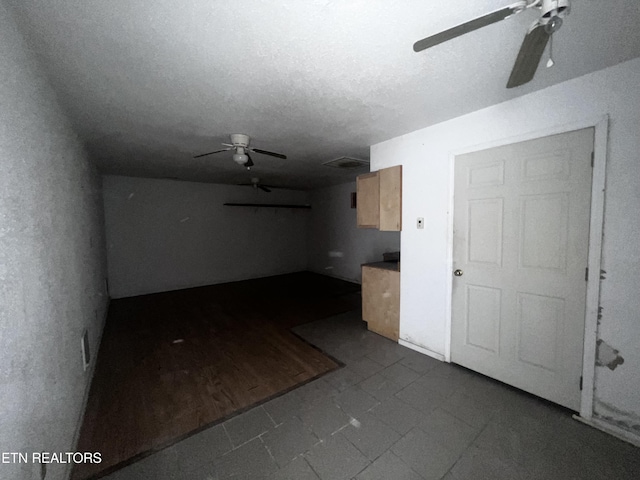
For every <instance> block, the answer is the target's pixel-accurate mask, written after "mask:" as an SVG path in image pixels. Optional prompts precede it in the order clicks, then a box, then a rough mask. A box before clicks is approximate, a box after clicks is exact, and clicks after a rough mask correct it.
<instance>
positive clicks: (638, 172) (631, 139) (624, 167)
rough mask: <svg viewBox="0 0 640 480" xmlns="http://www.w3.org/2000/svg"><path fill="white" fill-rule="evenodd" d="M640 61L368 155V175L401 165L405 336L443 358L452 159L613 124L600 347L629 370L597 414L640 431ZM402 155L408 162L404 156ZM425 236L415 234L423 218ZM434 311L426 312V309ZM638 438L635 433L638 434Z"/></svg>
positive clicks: (601, 372)
mask: <svg viewBox="0 0 640 480" xmlns="http://www.w3.org/2000/svg"><path fill="white" fill-rule="evenodd" d="M638 79H640V59H636V60H633V61H630V62H626V63H623V64H620V65H617V66H615V67H611V68H608V69H605V70H602V71H599V72H595V73H592V74H589V75H586V76H584V77H580V78H577V79H574V80H571V81H568V82H565V83H562V84H559V85H556V86H553V87H550V88H547V89H544V90H542V91H538V92H535V93H532V94H529V95H526V96H524V97H520V98H517V99H514V100H511V101H508V102H505V103H502V104H499V105H495V106H493V107H490V108H486V109H483V110H480V111H477V112H474V113H472V114H469V115H465V116H462V117H459V118H456V119H453V120H450V121H447V122H443V123H440V124H438V125H434V126H431V127H428V128H425V129H422V130H418V131H415V132H412V133H409V134H407V135H403V136H401V137H396V138H394V139H391V140H389V141H386V142H383V143H380V144H377V145H374V146H372V148H371V168H372V169H373V170H377V169H380V168H384V167H389V166H392V165H396V164H398V163H399V160H401V161H402V165H403V171H404V183H403V200H404V204H403V208H404V210H403V215H404V218H403V223H404V225H409V226H410V227H409V228H405V229H404V230H403V232H402V255H403V263H402V273H401V282H402V295H401V309H400V311H401V320H400V335H401V337H402V338H403V339H405V340H407V341H409V342H412V343H414V344H416V345H418V346H421V347H424V348H427V349H429V350H431V351H432V352H435V353H437V354H444V353H445V342H447V341H448V339H447V333H446V323H447V320H448V318H447V316H448V308H447V307H448V305H447V301H448V296H447V289H448V286H449V285H450V282H451V272H449V271H448V261H449V257H450V253H449V246H450V242H451V239H450V227H449V222H450V218H449V215H450V212H449V208H450V199H451V195H452V189H451V179H452V169H451V168H452V158H453V152H456V151H460V150H461V149H469V148H471V147H474V146H478V149H481V148H482V147H483V146H484V145H487V144H490V143H495V142H503V141H504V143H507V142H508V139H510V138H513V137H519V136H523V135H528V134H531V133H532V132H537V131H543V130H546V129H549V128H551V127H558V126H563V125H569V124H572V123H574V122H583V121H585V119H589V118H597V117H599V116H603V115H605V114H608V115H610V131H609V143H608V158H607V162H608V163H607V171H606V174H607V186H606V194H605V225H604V243H603V252H602V259H603V269H604V270H606V271H607V275H606V280H603V281H602V283H601V306H602V307H603V317H602V321H601V324H600V327H599V332H598V336H599V338H600V339H602V340H603V341H605V342H606V343H607V344H609V345H611V346H612V347H613V348H615V349H617V350H619V351H620V355H621V356H622V357H623V358H624V364H622V365H620V366H619V367H618V368H617V369H615V370H614V371H611V370H609V369H607V368H603V367H598V368H597V371H596V391H595V403H594V409H595V412H596V413H597V414H598V415H600V416H602V417H610V418H611V419H612V420H614V421H615V422H620V423H619V425H620V426H621V427H623V428H627V429H629V430H632V429H640V395H639V394H638V392H640V348H638V345H640V321H639V318H640V317H639V316H638V315H639V314H638V312H640V295H638V292H640V275H638V271H640V270H639V269H640V240H639V237H640V214H639V213H638V212H640V188H639V186H640V88H639V87H638ZM398 151H402V152H403V155H402V156H401V157H399V156H398V155H397V152H398ZM419 216H420V217H425V221H426V223H427V228H426V229H425V230H416V229H415V228H412V227H411V226H413V224H414V221H415V218H416V217H419ZM426 306H428V308H425V307H426ZM636 433H638V430H636Z"/></svg>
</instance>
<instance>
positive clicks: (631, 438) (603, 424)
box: [573, 415, 640, 447]
mask: <svg viewBox="0 0 640 480" xmlns="http://www.w3.org/2000/svg"><path fill="white" fill-rule="evenodd" d="M573 418H574V419H576V420H578V421H579V422H581V423H584V424H585V425H589V426H590V427H593V428H597V429H598V430H600V431H602V432H604V433H608V434H609V435H613V436H614V437H616V438H619V439H620V440H623V441H625V442H627V443H630V444H631V445H635V446H636V447H640V436H638V435H636V434H634V433H631V432H630V431H628V430H625V429H623V428H620V427H618V426H617V425H614V424H612V423H609V422H607V421H605V420H601V419H599V418H595V417H591V418H584V417H581V416H579V415H574V416H573Z"/></svg>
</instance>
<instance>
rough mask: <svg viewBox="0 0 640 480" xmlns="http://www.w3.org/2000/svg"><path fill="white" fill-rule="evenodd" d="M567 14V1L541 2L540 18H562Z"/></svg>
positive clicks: (544, 0)
mask: <svg viewBox="0 0 640 480" xmlns="http://www.w3.org/2000/svg"><path fill="white" fill-rule="evenodd" d="M568 13H569V0H542V18H544V19H551V18H553V17H564V16H565V15H567V14H568Z"/></svg>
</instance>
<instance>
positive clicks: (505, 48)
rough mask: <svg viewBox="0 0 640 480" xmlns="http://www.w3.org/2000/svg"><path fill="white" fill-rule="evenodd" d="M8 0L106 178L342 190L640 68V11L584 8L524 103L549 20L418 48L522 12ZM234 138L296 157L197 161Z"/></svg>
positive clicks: (371, 2) (378, 0) (381, 5)
mask: <svg viewBox="0 0 640 480" xmlns="http://www.w3.org/2000/svg"><path fill="white" fill-rule="evenodd" d="M8 1H9V3H11V4H13V5H14V7H15V11H16V18H17V20H18V21H19V23H20V24H21V26H22V28H23V31H24V33H25V36H26V37H27V41H28V42H29V44H30V46H31V48H32V49H33V50H34V51H35V52H36V53H37V55H38V56H39V57H40V58H41V60H42V61H43V64H44V66H45V68H46V69H47V72H48V74H49V76H50V78H51V82H52V84H53V86H54V88H55V89H56V91H57V93H58V95H59V98H60V102H61V103H62V105H63V106H64V107H65V108H66V109H67V110H68V112H69V114H70V116H71V118H72V119H73V121H74V122H75V124H76V126H77V129H78V133H79V134H80V135H81V137H82V138H83V139H84V141H85V142H86V144H87V147H88V148H89V150H90V152H91V153H92V156H93V157H94V158H95V159H96V161H97V162H98V165H99V166H100V168H101V170H102V171H103V172H106V173H114V174H122V175H133V176H148V177H179V178H181V179H187V180H196V181H207V182H215V183H232V184H233V183H241V182H246V181H247V180H248V179H249V177H251V176H258V177H260V179H261V181H263V182H264V183H268V184H271V185H283V186H288V187H296V188H302V189H307V188H314V187H319V186H325V185H331V184H337V183H341V182H344V181H347V180H350V179H353V178H354V177H355V175H356V174H357V173H359V172H354V171H347V172H345V171H341V170H335V169H331V168H328V167H324V166H321V165H320V164H321V163H322V162H325V161H328V160H331V159H334V158H336V157H340V156H344V155H346V156H352V157H359V158H365V159H367V158H368V155H369V148H368V147H369V146H370V145H371V144H374V143H377V142H380V141H383V140H387V139H389V138H392V137H395V136H398V135H401V134H404V133H408V132H410V131H413V130H416V129H419V128H422V127H426V126H428V125H431V124H434V123H437V122H441V121H443V120H446V119H449V118H453V117H456V116H459V115H461V114H464V113H468V112H471V111H474V110H477V109H480V108H483V107H486V106H489V105H492V104H495V103H499V102H502V101H505V100H508V99H509V98H513V97H515V96H520V95H523V94H526V93H529V92H531V91H534V90H538V89H541V88H544V87H547V86H549V85H552V84H555V83H558V82H561V81H564V80H568V79H570V78H573V77H577V76H580V75H583V74H585V73H588V72H592V71H595V70H599V69H601V68H604V67H607V66H611V65H614V64H616V63H619V62H621V61H625V60H628V59H631V58H634V57H637V56H639V55H640V28H638V25H639V24H640V1H638V0H573V2H572V12H571V15H569V17H568V18H567V19H566V21H565V24H564V26H563V27H562V29H561V30H560V31H559V32H558V33H557V34H556V35H555V37H554V38H555V41H554V57H555V61H556V66H555V67H554V68H552V69H545V68H544V66H543V65H541V68H540V69H539V70H538V73H537V75H536V77H535V78H534V80H533V81H532V82H531V83H529V84H527V85H525V86H523V87H520V88H516V89H512V90H507V89H506V88H505V84H506V81H507V78H508V76H509V73H510V71H511V67H512V65H513V62H514V60H515V57H516V54H517V52H518V49H519V47H520V43H521V42H522V39H523V37H524V33H525V31H526V29H527V27H528V26H529V25H530V24H531V23H532V22H533V21H534V20H535V19H536V18H537V11H528V12H525V13H523V14H521V15H518V16H516V17H512V18H510V19H507V20H506V21H504V22H500V23H498V24H495V25H492V26H489V27H487V28H484V29H482V30H479V31H476V32H473V33H470V34H468V35H466V36H463V37H460V38H458V39H455V40H452V41H450V42H447V43H445V44H442V45H440V46H437V47H434V48H432V49H430V50H427V51H425V52H422V53H419V54H416V53H414V52H413V50H412V45H413V43H414V42H415V41H416V40H419V39H421V38H423V37H425V36H428V35H431V34H433V33H437V32H438V31H440V30H442V29H445V28H448V27H451V26H453V25H455V24H458V23H460V22H464V21H467V20H469V19H471V18H473V17H474V16H477V15H481V14H484V13H487V12H488V11H491V10H493V9H496V8H499V7H502V6H505V5H506V4H509V3H512V2H511V1H510V0H474V1H470V0H440V1H429V0H406V1H388V0H386V1H385V0H353V1H347V0H344V1H338V0H336V1H330V0H324V1H317V0H308V1H300V0H283V1H279V2H277V1H267V0H246V1H242V0H238V1H211V0H182V1H179V2H178V1H169V0H155V1H149V0H111V1H104V0H56V1H55V2H53V1H52V2H43V1H41V0H20V1H18V0H8ZM541 63H542V64H544V63H545V60H544V59H543V61H542V62H541ZM585 101H588V99H585ZM230 133H247V134H249V135H251V137H252V145H253V146H255V147H257V148H262V149H265V150H272V151H276V152H282V153H285V154H286V155H288V157H289V159H287V160H280V159H277V158H273V157H266V156H263V155H258V154H255V155H253V160H254V162H255V164H256V165H255V167H254V168H253V169H252V171H251V172H250V173H249V172H247V171H246V170H244V169H243V168H242V167H240V166H238V165H236V164H235V163H234V162H233V161H232V159H231V155H230V154H227V153H222V154H218V155H214V156H209V157H204V158H200V159H196V160H194V159H192V156H193V155H196V154H199V153H203V152H207V151H211V150H216V149H218V148H220V146H219V143H220V142H221V141H228V135H229V134H230ZM398 154H402V152H398ZM360 172H361V171H360Z"/></svg>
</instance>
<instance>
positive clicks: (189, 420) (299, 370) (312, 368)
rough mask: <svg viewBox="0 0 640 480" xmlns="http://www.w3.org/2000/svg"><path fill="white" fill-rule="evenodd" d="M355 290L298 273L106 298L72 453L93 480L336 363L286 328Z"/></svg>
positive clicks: (347, 305) (338, 305) (348, 301)
mask: <svg viewBox="0 0 640 480" xmlns="http://www.w3.org/2000/svg"><path fill="white" fill-rule="evenodd" d="M359 303H360V286H359V285H356V284H352V283H349V282H344V281H341V280H336V279H332V278H329V277H325V276H322V275H316V274H312V273H308V272H302V273H295V274H289V275H280V276H276V277H269V278H263V279H258V280H248V281H243V282H234V283H227V284H221V285H213V286H208V287H200V288H191V289H187V290H179V291H174V292H167V293H159V294H153V295H144V296H139V297H132V298H125V299H120V300H114V301H112V302H111V306H110V309H109V315H108V319H107V323H106V326H105V331H104V334H103V339H102V344H101V347H100V352H99V356H98V360H97V361H98V363H97V365H96V371H95V375H94V379H93V383H92V385H91V391H90V394H89V400H88V405H87V411H86V413H85V419H84V423H83V426H82V430H81V435H80V440H79V444H78V447H77V449H78V451H89V452H101V453H102V459H103V461H102V463H101V464H97V465H94V464H83V465H78V466H77V467H76V468H75V470H74V472H73V475H72V478H73V479H86V478H93V477H96V478H97V477H99V476H102V475H103V474H106V473H109V472H111V471H113V470H114V469H117V468H118V467H119V466H124V465H126V464H129V463H131V462H132V461H134V460H136V459H138V458H142V457H143V456H145V455H146V454H149V453H152V452H154V451H157V450H159V449H161V448H164V447H166V446H168V445H171V444H173V443H175V442H176V441H178V440H180V439H182V438H184V437H186V436H188V435H189V434H193V433H195V432H197V431H199V430H202V429H203V428H206V427H207V426H209V425H212V424H214V423H217V422H220V421H222V420H223V419H226V418H228V417H230V416H233V415H234V414H237V413H239V412H241V411H243V410H246V409H248V408H249V407H251V406H254V405H256V404H258V403H261V402H263V401H265V400H267V399H269V398H271V397H274V396H277V395H279V394H281V393H284V392H285V391H288V390H290V389H292V388H294V387H296V386H297V385H300V384H302V383H305V382H307V381H309V380H311V379H313V378H316V377H318V376H320V375H322V374H325V373H327V372H329V371H332V370H334V369H335V368H337V367H338V364H337V363H336V362H335V361H334V360H332V359H331V358H329V357H327V356H326V355H324V354H323V353H322V352H320V351H319V350H317V349H315V348H314V347H313V346H311V345H309V344H308V343H306V342H304V341H303V340H301V339H300V338H298V337H297V336H295V335H294V334H292V333H291V332H290V328H292V327H293V326H296V325H300V324H303V323H307V322H310V321H313V320H318V319H320V318H325V317H328V316H331V315H335V314H338V313H341V312H345V311H349V310H352V309H355V308H357V307H358V306H359Z"/></svg>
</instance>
